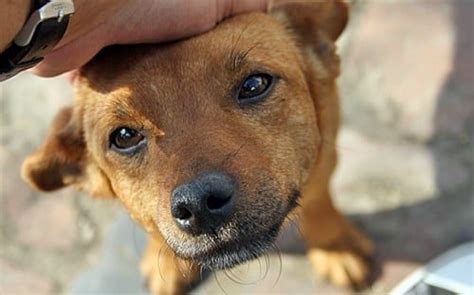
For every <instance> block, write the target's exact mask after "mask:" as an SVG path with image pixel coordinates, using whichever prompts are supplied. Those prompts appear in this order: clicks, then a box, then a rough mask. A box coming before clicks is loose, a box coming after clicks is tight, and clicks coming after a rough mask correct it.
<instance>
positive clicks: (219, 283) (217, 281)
mask: <svg viewBox="0 0 474 295" xmlns="http://www.w3.org/2000/svg"><path fill="white" fill-rule="evenodd" d="M213 274H214V279H215V280H216V283H217V285H218V286H219V289H221V290H222V292H223V293H224V294H227V292H226V291H225V290H224V288H223V287H222V285H221V282H219V279H218V278H217V273H216V272H213Z"/></svg>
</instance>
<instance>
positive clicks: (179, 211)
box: [174, 207, 193, 220]
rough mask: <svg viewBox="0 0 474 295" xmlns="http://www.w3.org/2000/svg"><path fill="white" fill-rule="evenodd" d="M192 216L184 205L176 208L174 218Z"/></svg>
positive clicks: (183, 218) (184, 218) (182, 218)
mask: <svg viewBox="0 0 474 295" xmlns="http://www.w3.org/2000/svg"><path fill="white" fill-rule="evenodd" d="M192 216H193V214H192V213H191V211H189V210H188V209H186V208H184V207H180V208H178V209H177V210H176V215H175V216H174V217H175V218H178V219H181V220H186V219H189V218H191V217H192Z"/></svg>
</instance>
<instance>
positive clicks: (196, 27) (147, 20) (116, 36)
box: [32, 0, 268, 77]
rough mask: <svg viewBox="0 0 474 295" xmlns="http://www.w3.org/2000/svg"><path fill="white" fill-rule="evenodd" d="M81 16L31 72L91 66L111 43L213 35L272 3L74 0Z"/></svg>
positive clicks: (45, 74)
mask: <svg viewBox="0 0 474 295" xmlns="http://www.w3.org/2000/svg"><path fill="white" fill-rule="evenodd" d="M74 4H75V8H76V13H75V15H74V16H73V17H72V18H71V22H70V24H69V28H68V30H67V32H66V34H65V36H64V38H63V39H62V40H61V41H60V42H59V44H58V45H57V46H56V48H55V49H54V51H52V52H50V53H49V54H48V55H46V56H45V58H44V60H43V61H42V62H41V63H39V64H38V65H37V66H36V67H34V68H33V69H32V71H33V73H35V74H36V75H39V76H42V77H52V76H56V75H59V74H62V73H65V72H69V71H71V70H74V69H77V68H79V67H81V66H82V65H84V64H86V63H87V62H88V61H89V60H90V59H92V58H93V57H94V55H96V54H97V52H99V51H100V50H101V49H102V48H104V47H106V46H108V45H112V44H136V43H157V42H165V41H170V40H176V39H179V38H183V37H188V36H192V35H195V34H199V33H202V32H205V31H207V30H210V29H211V28H213V27H214V26H215V25H216V24H217V23H218V22H219V21H221V20H223V19H224V18H226V17H228V16H231V15H235V14H238V13H241V12H247V11H252V10H260V11H265V10H266V8H267V5H268V0H195V1H186V0H175V1H169V0H96V1H89V0H75V1H74Z"/></svg>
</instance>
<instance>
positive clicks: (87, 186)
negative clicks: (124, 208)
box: [22, 107, 114, 197]
mask: <svg viewBox="0 0 474 295" xmlns="http://www.w3.org/2000/svg"><path fill="white" fill-rule="evenodd" d="M77 117H79V116H78V115H76V114H74V110H73V108H72V107H69V108H65V109H63V110H61V111H60V112H59V113H58V114H57V115H56V118H55V119H54V121H53V123H52V126H51V127H50V130H49V134H48V135H47V137H46V141H45V142H44V143H43V145H42V146H41V147H40V148H39V149H38V150H37V151H36V152H34V153H33V154H32V155H30V156H29V157H28V158H27V159H26V160H25V162H24V163H23V167H22V177H23V179H24V180H25V181H26V182H28V183H29V184H30V185H31V186H32V187H34V188H36V189H38V190H40V191H53V190H57V189H60V188H63V187H65V186H69V185H72V186H75V187H76V188H78V189H79V190H84V191H87V192H88V193H89V194H91V195H92V196H95V197H114V193H113V191H112V189H111V186H110V182H109V180H108V178H107V177H106V176H105V174H104V173H103V172H102V170H101V169H100V168H99V167H98V166H97V165H96V163H95V162H94V161H93V160H92V159H91V157H90V156H89V155H88V153H87V149H86V144H85V142H84V137H83V132H82V127H81V120H78V118H77Z"/></svg>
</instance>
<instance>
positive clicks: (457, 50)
mask: <svg viewBox="0 0 474 295" xmlns="http://www.w3.org/2000/svg"><path fill="white" fill-rule="evenodd" d="M473 20H474V1H472V0H425V1H416V0H398V1H397V0H361V1H356V2H355V3H353V8H352V18H351V21H350V24H349V26H348V28H347V30H346V32H345V33H344V36H343V38H342V39H341V40H340V53H341V56H342V76H341V78H340V80H339V84H340V87H341V99H342V106H343V114H344V125H343V128H342V130H341V133H340V136H339V141H338V144H337V147H336V148H337V149H338V151H339V153H340V162H339V167H338V169H337V173H336V177H335V180H334V183H333V190H334V192H335V202H336V204H337V206H338V207H339V208H340V209H341V210H342V211H343V212H345V213H346V214H347V215H348V216H349V217H350V218H351V219H352V220H353V222H355V223H357V224H358V225H359V226H360V227H361V228H362V229H364V230H365V231H366V232H368V233H369V235H370V236H371V237H373V238H374V239H375V242H376V244H377V247H378V253H377V260H378V261H379V262H380V263H381V265H382V273H381V276H380V277H379V279H378V280H377V281H376V283H375V285H374V286H373V287H372V290H371V292H372V293H376V294H380V293H385V292H386V291H387V290H389V289H390V288H392V287H393V286H394V285H395V284H396V283H398V282H399V281H400V280H401V279H402V278H404V277H405V276H406V275H408V274H409V273H411V272H412V271H413V270H415V269H416V268H417V267H418V266H420V265H422V264H424V263H426V262H427V261H428V260H429V259H430V258H432V257H434V256H436V255H438V254H441V253H442V252H443V251H445V250H447V249H449V248H450V247H452V246H455V245H458V244H461V243H463V242H466V241H469V240H472V239H474V226H473V225H474V202H473V201H474V80H473V77H474V70H473V69H474V33H473V32H474V23H473ZM71 101H72V92H71V89H70V87H69V84H68V82H67V81H66V80H65V79H64V78H61V77H59V78H54V79H40V78H37V77H33V76H32V75H30V74H28V73H24V74H21V75H19V76H17V77H15V78H14V79H12V80H9V81H7V82H4V83H2V84H0V103H1V105H0V112H1V115H0V137H1V145H0V167H1V174H0V202H1V205H0V293H1V294H33V293H34V294H57V293H73V294H84V293H89V294H90V293H101V294H105V293H114V292H121V293H134V294H136V293H146V291H145V289H144V287H143V286H144V285H143V280H142V278H141V277H140V275H139V273H138V262H139V260H140V255H141V254H140V253H141V251H142V248H143V244H144V240H145V237H144V235H143V233H142V231H141V230H140V228H139V227H138V226H137V225H134V224H133V223H132V222H131V221H130V220H129V219H128V217H127V216H126V214H125V213H124V210H123V209H122V208H121V206H120V204H118V203H115V202H113V201H99V200H92V199H90V198H89V197H88V196H86V195H83V194H80V193H76V192H74V191H73V190H71V189H65V190H62V191H59V192H56V193H52V194H48V195H45V194H41V193H37V192H33V191H32V190H31V189H30V188H29V187H27V186H26V185H25V184H24V183H23V182H22V180H21V179H20V176H19V175H20V167H21V163H22V160H23V159H24V158H25V156H26V155H28V154H29V153H31V152H32V151H33V150H34V149H35V148H36V147H37V146H38V145H39V144H40V143H41V142H42V139H43V138H44V136H45V134H46V131H47V127H48V126H49V123H50V121H51V120H52V118H53V116H54V115H55V114H56V112H57V110H58V109H59V108H61V107H62V106H65V105H68V104H69V103H70V102H71ZM294 235H295V233H292V232H291V230H290V231H289V232H288V233H284V234H283V239H282V240H283V241H282V249H283V253H282V254H281V265H280V263H279V257H278V255H272V256H271V257H270V260H269V262H268V263H269V265H270V271H269V273H268V274H267V275H266V276H265V278H264V279H261V280H259V279H260V277H261V276H262V274H261V272H260V271H261V266H262V261H257V262H254V263H249V264H248V265H244V266H242V267H240V268H238V269H237V270H235V271H234V273H233V274H232V275H230V278H237V279H238V280H239V281H241V282H234V281H233V280H231V279H230V278H229V277H228V276H226V275H225V274H221V273H218V274H215V275H211V276H209V277H208V278H207V279H206V280H205V281H204V282H203V283H202V284H201V285H200V286H198V288H197V289H196V291H195V292H197V293H208V294H218V293H222V289H224V290H225V291H226V292H227V293H229V294H234V293H239V292H240V293H249V292H253V293H290V292H292V293H314V292H319V293H320V294H345V293H346V291H344V290H339V289H335V288H332V287H331V286H328V285H327V284H325V283H324V282H319V281H317V280H316V279H315V278H314V275H313V273H312V270H311V266H310V265H309V263H308V262H307V261H306V259H305V257H304V255H303V254H302V253H303V252H302V249H301V245H300V244H299V243H298V242H297V239H294V238H293V237H294ZM264 266H265V265H264ZM280 266H281V268H280ZM280 272H281V275H280ZM253 281H258V282H255V283H252V284H244V283H245V282H246V283H251V282H253ZM219 285H220V286H219Z"/></svg>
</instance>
